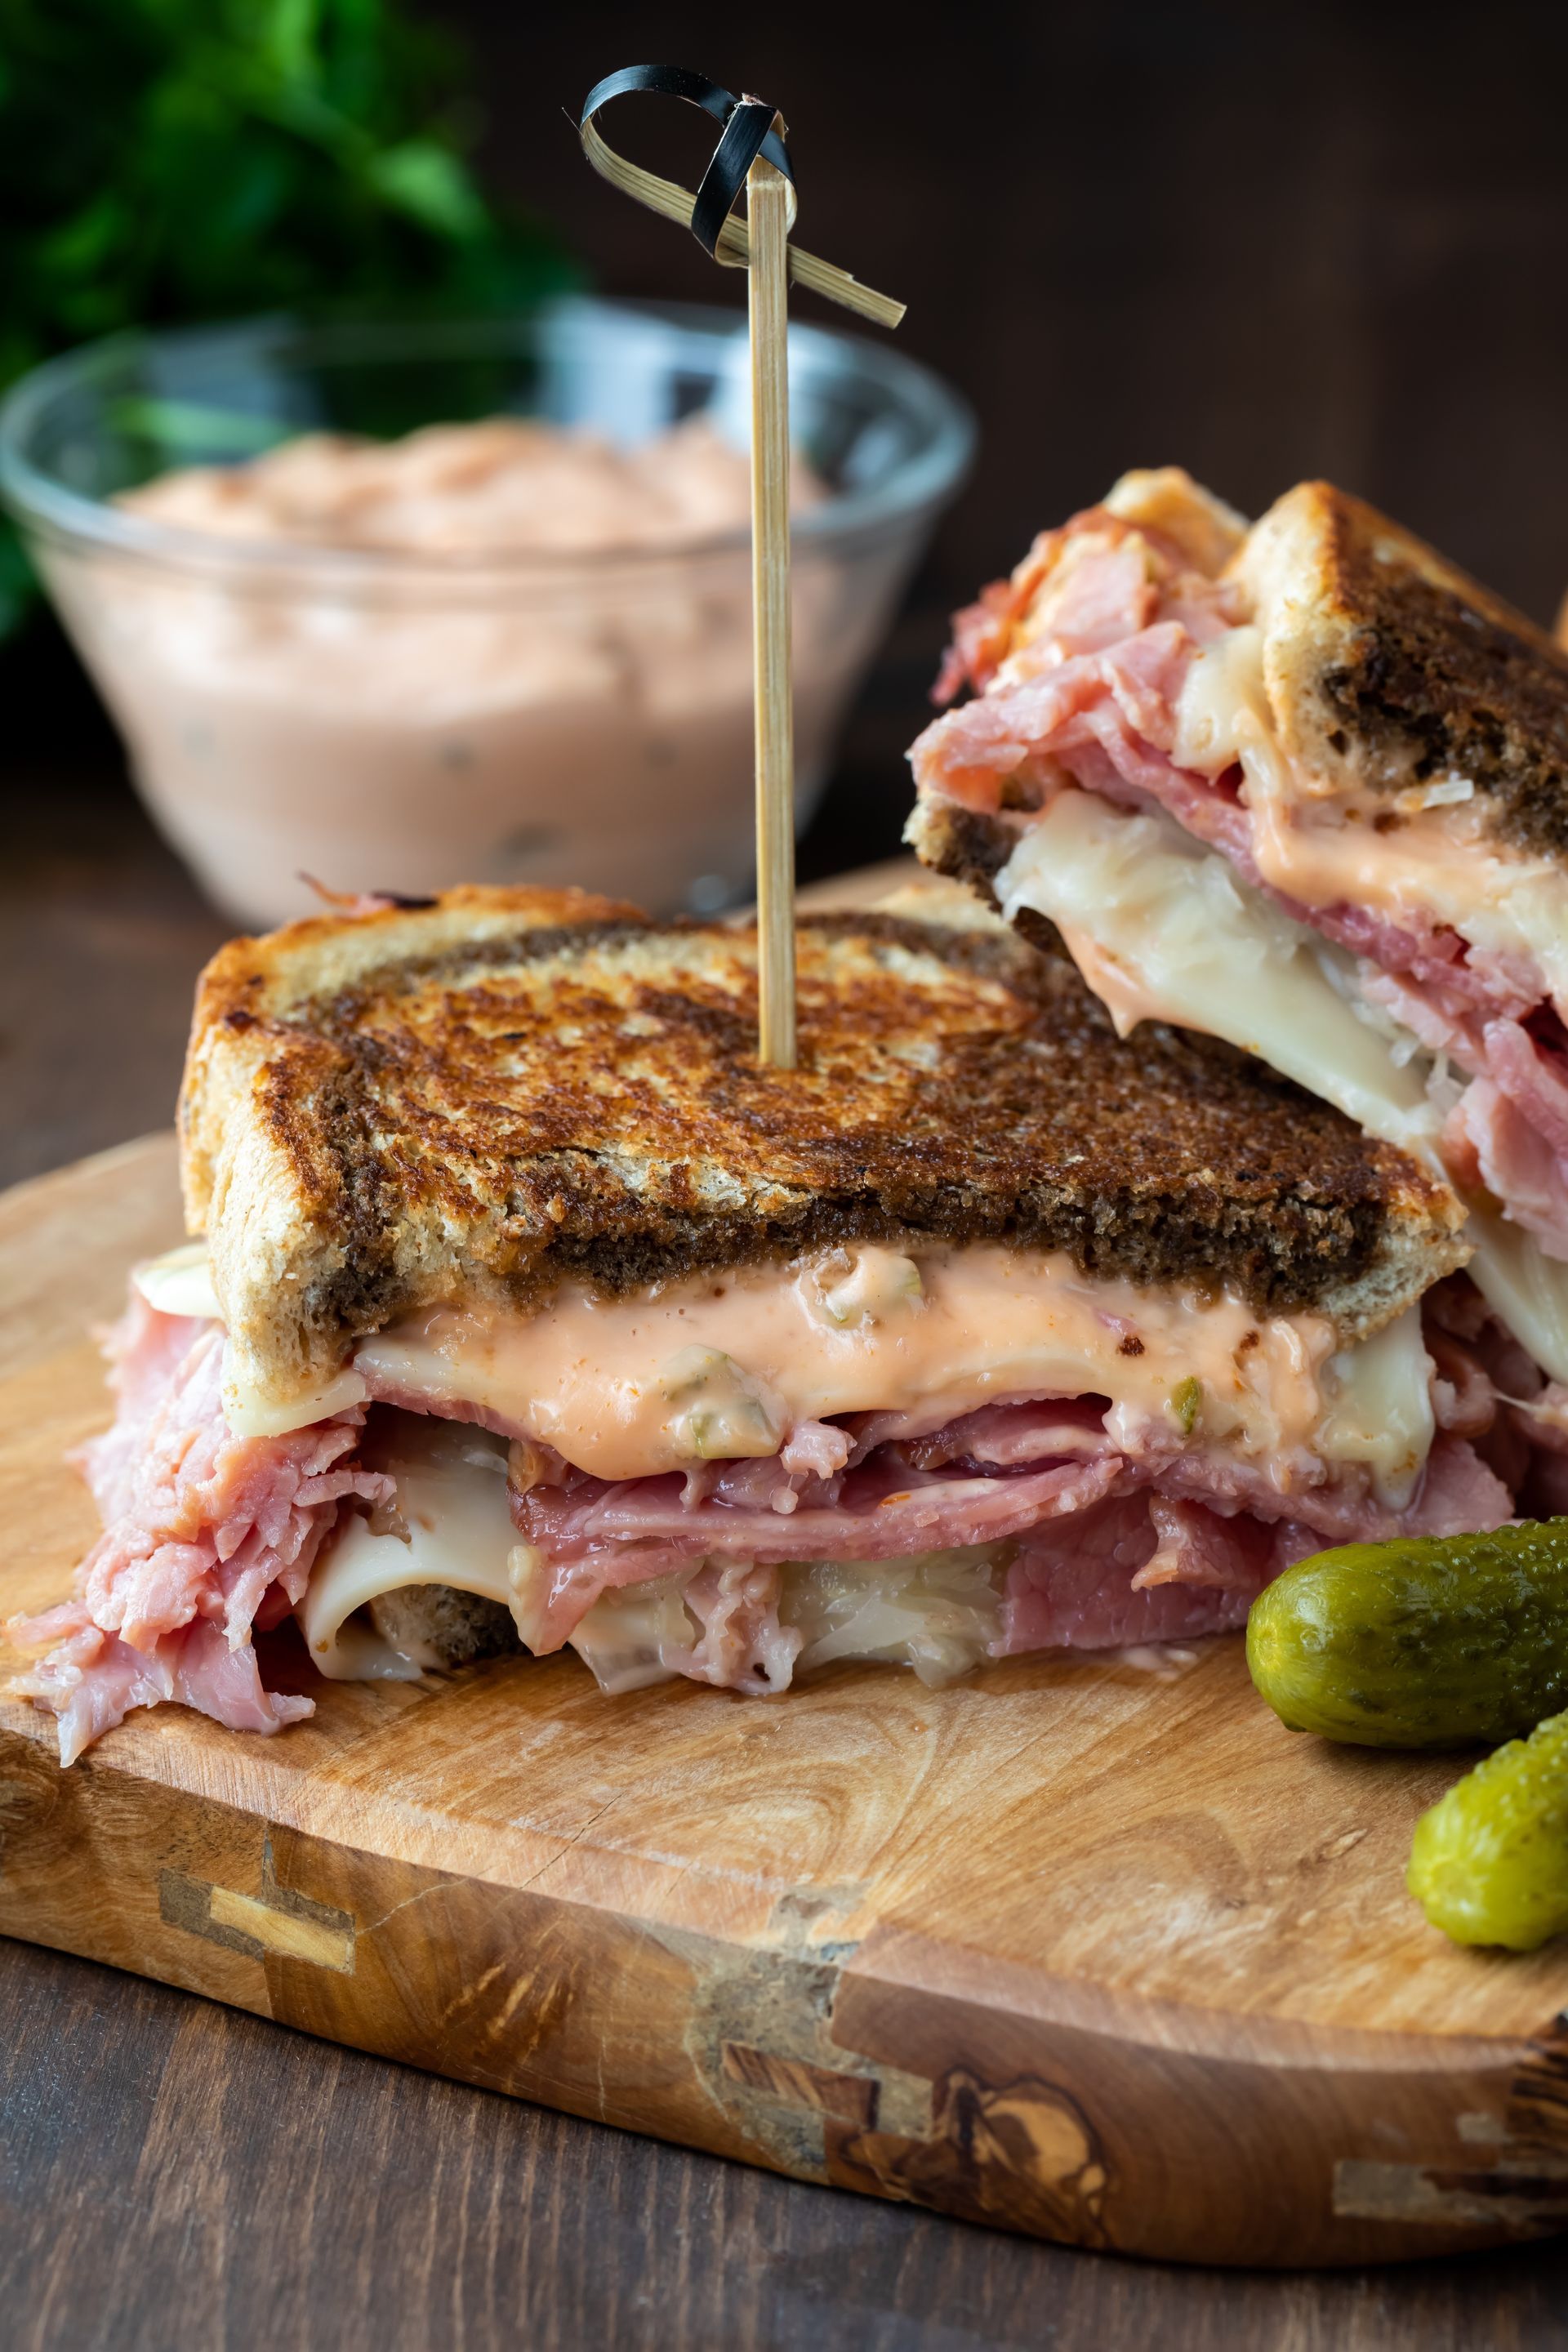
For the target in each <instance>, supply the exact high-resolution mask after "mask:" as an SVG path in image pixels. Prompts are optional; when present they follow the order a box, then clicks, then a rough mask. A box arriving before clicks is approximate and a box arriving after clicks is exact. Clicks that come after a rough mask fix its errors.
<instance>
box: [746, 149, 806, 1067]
mask: <svg viewBox="0 0 1568 2352" xmlns="http://www.w3.org/2000/svg"><path fill="white" fill-rule="evenodd" d="M789 195H790V188H789V183H788V181H787V180H785V178H784V174H783V173H781V172H776V171H775V170H774V169H773V165H772V164H771V163H768V162H767V161H766V159H765V158H764V157H763V156H761V155H759V156H758V158H757V160H756V162H755V163H753V164H752V168H751V170H750V171H749V172H748V173H747V174H746V214H747V220H748V224H749V226H750V229H751V265H750V268H748V270H747V273H746V276H747V280H748V285H749V297H750V299H749V302H748V310H749V316H750V321H751V339H752V667H753V671H754V675H755V680H756V708H755V729H756V751H757V764H756V783H757V984H758V992H759V1001H758V1025H759V1051H760V1055H761V1059H762V1060H763V1063H764V1064H771V1065H772V1066H773V1067H774V1068H775V1069H781V1070H793V1069H794V1067H795V707H794V696H793V692H792V673H791V660H790V547H789V488H790V443H789V315H788V309H787V301H786V297H787V290H788V284H789V259H788V252H789V214H790V204H789Z"/></svg>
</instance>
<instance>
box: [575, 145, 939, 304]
mask: <svg viewBox="0 0 1568 2352" xmlns="http://www.w3.org/2000/svg"><path fill="white" fill-rule="evenodd" d="M578 135H579V137H580V138H581V140H582V142H583V152H584V155H586V157H587V158H588V161H589V163H592V165H593V166H594V169H595V172H597V173H598V174H599V177H600V178H601V180H608V182H609V184H610V185H611V187H612V188H619V190H620V192H621V194H623V195H624V196H631V197H632V198H634V199H635V201H636V202H637V204H639V205H647V208H648V210H649V211H650V212H655V213H660V214H662V215H663V216H664V218H665V219H666V220H672V221H677V222H679V225H680V226H681V227H682V228H689V227H690V226H691V211H692V206H693V205H694V204H695V202H696V198H695V197H694V196H693V195H692V193H691V191H690V189H689V188H682V187H679V186H678V185H677V184H676V182H675V181H673V180H663V179H660V177H659V175H658V173H657V172H645V171H644V169H643V167H642V165H641V164H640V163H628V162H627V161H626V157H625V156H624V155H617V154H616V151H615V149H614V148H613V147H611V146H608V145H606V143H605V140H604V139H603V137H602V136H601V135H600V133H599V131H598V130H597V129H596V128H595V125H594V124H593V123H592V122H584V124H583V125H582V127H581V130H580V131H579V134H578ZM790 225H791V226H792V227H793V226H794V225H795V223H794V191H793V190H792V191H791V220H790ZM714 259H715V260H716V261H721V262H723V263H724V265H725V267H726V268H731V269H746V268H750V266H751V259H752V247H751V239H750V237H749V236H748V235H747V230H746V224H745V222H744V221H742V220H736V219H735V218H734V217H733V216H731V218H730V219H729V220H727V221H726V222H725V224H724V226H723V227H722V228H721V230H720V232H719V245H718V250H717V252H716V253H715V255H714ZM789 274H790V277H791V278H792V279H793V280H794V282H795V285H797V286H805V287H806V288H808V289H810V291H811V292H812V293H813V294H820V295H822V297H823V298H824V299H825V300H826V301H829V302H837V304H838V305H839V306H840V308H841V309H843V310H853V311H854V312H855V313H856V315H857V317H858V318H861V319H868V320H870V322H871V324H872V325H873V326H874V327H896V326H897V325H898V324H899V321H900V320H901V319H902V317H903V315H904V312H905V310H906V309H907V307H908V306H907V304H905V303H903V302H895V301H894V300H893V298H892V296H891V295H890V294H879V293H878V292H877V290H876V289H875V288H874V287H871V286H862V285H861V283H860V280H859V279H858V278H852V277H851V276H850V274H849V272H848V271H847V269H840V268H837V266H836V264H835V263H833V262H831V261H823V260H820V259H819V258H818V257H817V256H816V254H815V253H803V252H802V251H801V249H800V247H799V246H798V245H792V246H791V247H790V248H789Z"/></svg>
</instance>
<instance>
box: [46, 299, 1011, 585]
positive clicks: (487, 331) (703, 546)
mask: <svg viewBox="0 0 1568 2352" xmlns="http://www.w3.org/2000/svg"><path fill="white" fill-rule="evenodd" d="M589 312H592V313H595V314H598V315H600V316H603V315H605V314H608V315H609V316H610V317H611V319H612V320H613V319H615V318H616V317H623V318H626V319H627V320H643V321H652V322H654V323H655V324H656V325H662V326H665V327H667V328H668V329H670V330H671V331H674V332H676V333H677V334H683V335H687V336H691V337H695V338H697V339H700V341H706V342H708V343H710V345H712V346H713V347H714V348H715V349H717V348H719V347H721V346H722V347H725V348H727V349H728V350H729V351H730V352H734V353H736V354H737V355H743V354H744V352H745V350H746V331H745V312H744V311H743V310H731V309H728V308H726V307H724V306H722V305H720V304H717V303H711V304H710V303H677V302H654V301H636V300H629V299H620V298H611V297H606V296H598V295H592V294H588V295H584V294H568V295H563V296H558V297H555V298H552V299H549V300H547V301H544V302H542V303H540V304H539V305H537V306H536V307H535V308H534V309H532V310H528V311H526V312H513V313H491V314H489V315H481V314H474V315H468V316H464V317H460V318H451V317H430V318H423V319H422V318H419V317H417V316H416V315H414V316H405V317H402V318H397V317H394V316H387V315H377V316H375V317H366V318H363V319H352V320H311V319H310V318H306V317H298V316H295V315H292V314H289V313H285V312H279V313H272V314H269V315H267V316H263V317H258V318H251V319H242V320H229V321H218V322H215V323H211V324H206V325H202V326H196V327H178V328H129V329H124V330H122V331H120V332H119V333H116V334H113V335H106V336H102V337H100V338H99V339H97V340H96V341H91V342H88V343H81V344H78V345H76V346H74V347H73V348H72V349H71V350H69V351H67V352H59V353H58V354H57V355H56V356H55V357H53V358H52V359H48V360H45V361H43V362H41V363H40V364H39V365H38V366H37V367H35V368H33V369H31V370H29V371H28V373H26V375H24V376H22V377H21V378H20V379H19V380H18V381H17V382H16V383H15V384H14V385H12V387H11V389H10V391H9V392H8V393H7V394H6V395H5V399H4V401H3V402H0V503H3V504H4V505H5V507H6V508H8V509H9V510H10V512H11V513H12V515H13V516H14V517H15V519H16V521H17V522H18V523H19V524H20V525H21V526H22V528H23V529H24V530H26V531H29V532H31V533H33V534H35V535H37V536H38V537H40V538H43V539H46V540H52V541H57V542H66V543H70V542H75V543H76V544H77V545H78V546H87V547H91V548H94V549H97V550H99V551H101V552H104V553H112V554H115V555H119V556H124V557H130V558H132V559H138V560H141V561H142V562H151V563H154V564H158V565H162V566H163V567H164V568H166V569H171V570H175V571H180V572H204V573H206V574H208V575H209V576H210V575H212V574H214V573H215V572H223V573H226V574H228V575H233V574H236V573H244V574H249V575H250V577H251V580H252V581H253V582H254V583H256V584H257V585H258V586H259V585H260V584H261V583H262V582H263V581H264V580H267V579H268V578H270V579H272V580H276V581H279V583H281V582H282V581H283V580H284V579H285V578H297V577H298V576H299V575H300V574H305V575H308V576H309V577H310V579H311V580H312V581H314V582H316V583H325V582H326V581H327V580H329V579H330V580H332V581H335V582H338V583H342V585H344V586H347V585H349V584H351V583H356V584H359V585H361V586H363V587H365V588H370V589H374V585H375V584H376V583H381V582H387V583H390V582H395V581H402V582H407V581H408V580H409V579H410V578H423V579H426V580H428V581H431V582H432V583H434V582H436V581H437V580H438V581H441V582H444V583H449V584H451V585H453V586H457V585H458V584H459V583H462V582H464V581H468V582H475V583H478V582H482V581H486V580H489V581H491V582H499V581H502V580H505V581H508V582H512V583H516V582H521V581H523V580H526V579H530V578H532V579H535V580H538V581H540V582H549V583H560V582H562V581H563V580H564V579H567V578H569V577H572V576H574V575H575V576H577V577H586V576H603V575H604V574H605V573H606V572H614V573H618V574H623V575H626V576H628V577H633V578H635V577H636V576H637V575H638V574H639V573H652V572H657V571H658V570H659V569H660V568H661V567H666V566H668V565H670V564H671V563H679V564H682V565H685V564H689V563H692V562H704V561H706V560H709V559H722V560H728V559H731V558H733V557H734V556H736V555H738V554H742V553H745V552H746V551H749V549H750V545H751V536H752V534H751V529H750V525H749V524H746V525H742V526H741V527H740V528H738V529H733V530H724V531H718V532H707V533H700V534H693V535H692V536H690V537H686V538H680V539H674V540H670V541H666V542H664V543H663V544H661V545H658V546H656V547H638V546H630V545H628V546H621V547H606V548H595V549H590V550H582V549H563V550H555V549H537V548H528V549H521V548H520V549H506V548H494V549H491V548H487V549H483V550H464V551H428V550H424V551H422V550H419V549H413V548H395V547H384V548H381V547H377V548H361V547H344V546H334V545H332V544H331V542H330V541H325V542H323V541H308V540H274V541H256V540H250V539H244V538H231V537H228V536H226V535H225V534H223V533H220V532H216V531H205V530H190V529H188V528H182V527H181V526H179V525H177V524H173V523H167V522H162V521H154V520H152V519H150V518H149V517H146V516H143V515H138V514H134V513H131V512H127V511H126V510H125V509H121V508H119V507H116V506H114V505H112V504H111V503H110V501H109V500H108V499H99V498H93V497H91V496H89V495H88V494H87V493H86V492H84V491H81V490H77V489H73V488H70V487H69V486H68V485H67V484H66V483H64V482H61V481H60V480H59V479H58V477H56V476H53V475H51V474H50V473H49V472H48V471H47V470H46V469H45V468H44V467H41V466H39V465H38V464H37V463H36V462H35V461H34V459H33V458H32V457H31V456H30V455H29V454H28V449H27V443H28V441H29V439H30V437H31V436H32V435H33V434H34V433H35V432H36V430H37V427H38V425H39V424H40V422H41V421H42V420H43V419H44V418H45V417H46V416H47V414H48V412H49V410H50V408H51V406H52V405H53V404H54V403H55V402H56V401H57V400H58V399H61V398H63V397H66V396H68V395H69V394H71V393H73V392H75V391H76V390H77V389H78V388H79V385H80V384H82V383H84V382H89V381H90V380H91V378H92V377H93V376H94V375H101V374H103V373H109V372H110V371H112V370H113V369H114V368H115V367H116V366H117V365H120V364H122V363H123V362H125V361H126V360H127V359H129V358H131V357H132V356H133V355H134V354H136V353H137V352H146V351H161V352H188V353H191V354H193V355H199V354H201V353H202V352H211V353H212V355H213V356H214V357H215V358H217V357H221V356H224V355H225V354H228V355H231V356H232V357H233V359H235V360H241V359H242V358H243V355H244V353H245V352H246V351H247V349H249V350H251V351H254V352H258V353H259V352H265V351H268V350H271V351H273V352H282V353H284V354H285V355H289V354H292V355H294V356H295V358H296V363H298V364H305V363H307V362H308V361H309V360H310V359H312V358H314V359H315V360H317V361H325V362H331V361H332V360H334V359H335V360H336V361H337V362H339V363H344V362H347V361H349V360H351V359H354V358H358V359H361V360H365V361H371V362H374V360H376V359H381V360H383V361H392V360H395V359H416V358H429V357H432V356H437V357H439V356H441V354H442V351H443V347H444V348H445V350H446V352H447V353H448V354H449V355H451V356H453V357H458V356H459V355H460V356H475V355H479V354H482V353H484V352H505V351H508V350H511V351H516V350H517V349H519V348H520V345H522V344H524V343H526V342H527V341H532V340H537V339H538V338H539V337H540V336H541V335H542V334H544V333H546V332H548V331H549V330H550V328H551V327H552V325H553V324H556V323H558V322H565V323H570V321H571V320H572V319H573V318H574V317H576V318H581V317H583V316H584V314H585V313H589ZM789 335H790V356H791V364H792V371H794V370H795V369H796V368H800V369H802V370H803V371H804V372H805V373H815V372H816V371H818V370H821V371H826V370H827V369H828V368H830V367H841V366H842V363H843V360H844V357H845V355H846V354H847V355H848V357H849V359H850V361H851V363H852V367H853V370H854V372H855V373H858V375H859V376H860V377H861V378H862V380H864V379H866V378H869V379H870V380H871V381H872V382H874V383H879V384H880V385H881V386H882V387H883V389H884V391H885V392H886V393H887V394H889V398H890V399H891V400H893V401H894V402H896V403H897V404H898V405H899V406H900V407H901V408H902V409H903V410H904V411H905V413H906V414H909V413H910V412H912V413H913V415H915V417H916V419H917V421H918V422H919V423H921V424H922V425H924V426H925V428H926V429H925V436H924V438H923V440H922V441H921V446H919V447H918V448H917V449H916V450H915V451H914V452H913V453H912V454H911V455H910V456H909V457H906V458H904V459H902V460H901V461H900V463H899V464H898V465H897V466H896V467H894V468H893V470H892V471H891V473H890V474H889V476H888V477H887V478H885V479H884V480H883V481H881V482H880V483H877V484H873V485H871V486H869V487H868V488H852V489H849V490H847V491H843V492H837V493H832V494H830V495H829V497H828V498H827V499H825V500H823V502H822V503H821V504H820V505H818V506H815V507H812V508H809V509H805V511H803V512H802V513H801V514H799V515H797V516H796V517H795V520H794V525H793V530H792V537H793V539H794V541H795V544H796V546H797V547H798V548H799V550H800V551H801V552H802V553H803V554H805V553H807V552H812V553H819V552H826V551H832V550H836V549H837V548H838V547H840V546H841V545H844V544H846V543H850V542H853V541H857V540H859V539H862V538H879V537H881V536H882V535H883V534H884V533H886V532H888V531H889V530H894V529H897V528H899V527H900V526H902V525H904V524H906V523H908V522H910V521H913V520H916V519H918V518H919V517H921V515H923V514H925V513H927V512H929V511H930V510H931V509H933V508H936V507H938V506H940V505H942V503H944V502H945V501H946V499H948V498H949V497H951V495H952V492H953V491H954V490H955V489H956V488H957V486H958V484H959V482H960V481H961V480H962V478H963V475H964V474H965V472H966V471H967V470H968V467H969V466H970V464H971V462H972V460H973V454H974V449H975V445H976V442H977V439H978V426H977V424H976V420H975V417H974V414H973V409H972V408H971V407H970V404H969V403H968V402H967V401H966V400H965V399H964V398H963V394H961V393H959V392H957V391H955V390H954V389H953V387H952V385H951V384H949V383H946V382H945V380H944V379H943V378H942V377H941V376H940V375H938V374H937V373H936V372H935V370H934V369H932V368H930V367H927V366H926V365H925V364H924V363H923V362H921V361H919V360H913V359H910V358H907V357H906V356H905V355H904V354H903V353H902V352H892V351H889V350H888V349H887V348H886V346H885V345H883V344H879V343H875V342H873V341H870V339H869V338H868V337H867V336H863V335H855V334H848V333H845V332H843V331H840V330H838V329H837V328H828V327H820V326H817V325H816V324H814V323H811V322H806V323H805V324H801V323H797V322H795V321H794V320H792V321H791V324H790V330H789ZM733 364H734V362H733V361H731V366H732V365H733ZM169 470H171V471H173V470H174V468H170V469H169Z"/></svg>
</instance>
